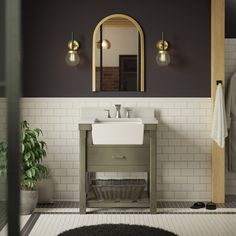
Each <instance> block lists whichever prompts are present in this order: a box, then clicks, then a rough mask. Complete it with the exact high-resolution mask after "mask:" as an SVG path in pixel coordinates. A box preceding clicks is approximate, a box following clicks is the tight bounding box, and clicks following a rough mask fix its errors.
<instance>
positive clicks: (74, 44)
mask: <svg viewBox="0 0 236 236" xmlns="http://www.w3.org/2000/svg"><path fill="white" fill-rule="evenodd" d="M79 46H80V45H79V43H78V41H76V40H74V32H72V33H71V40H70V41H69V42H68V53H67V55H66V58H65V59H66V63H67V64H68V65H69V66H77V65H78V64H79V61H80V58H79V55H78V49H79Z"/></svg>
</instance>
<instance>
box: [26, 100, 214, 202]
mask: <svg viewBox="0 0 236 236" xmlns="http://www.w3.org/2000/svg"><path fill="white" fill-rule="evenodd" d="M117 102H118V103H121V104H122V106H123V107H127V106H132V107H153V108H155V110H156V113H157V118H158V120H159V124H158V130H157V198H158V199H159V200H210V197H211V142H210V128H211V117H210V116H211V112H209V111H210V110H211V99H210V98H119V99H117V98H115V99H114V98H96V99H95V98H23V99H22V117H23V119H26V120H27V121H28V122H29V123H30V124H31V125H32V126H33V127H40V128H42V129H43V133H44V139H45V141H46V142H47V144H48V156H47V158H46V161H45V163H46V164H47V165H48V166H49V167H50V169H51V174H52V177H53V179H54V183H55V186H54V198H55V199H60V200H79V152H80V150H79V131H78V119H79V118H80V108H82V107H103V106H106V107H107V106H113V105H114V104H115V103H117ZM97 176H98V177H99V178H111V177H112V178H143V177H146V175H145V174H144V173H98V175H97Z"/></svg>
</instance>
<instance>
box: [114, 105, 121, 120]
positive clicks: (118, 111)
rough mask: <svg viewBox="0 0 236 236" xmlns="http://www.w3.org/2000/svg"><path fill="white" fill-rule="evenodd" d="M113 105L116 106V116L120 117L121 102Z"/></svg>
mask: <svg viewBox="0 0 236 236" xmlns="http://www.w3.org/2000/svg"><path fill="white" fill-rule="evenodd" d="M115 107H116V118H121V115H120V108H121V104H115Z"/></svg>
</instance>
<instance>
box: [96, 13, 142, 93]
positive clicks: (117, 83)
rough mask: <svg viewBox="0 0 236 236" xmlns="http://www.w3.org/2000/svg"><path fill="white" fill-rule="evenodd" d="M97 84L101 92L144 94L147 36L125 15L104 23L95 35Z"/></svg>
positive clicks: (97, 89) (109, 17) (112, 16)
mask: <svg viewBox="0 0 236 236" xmlns="http://www.w3.org/2000/svg"><path fill="white" fill-rule="evenodd" d="M92 66H93V68H92V70H93V83H92V86H93V88H92V90H93V91H94V92H98V91H140V92H143V91H144V35H143V31H142V28H141V27H140V25H139V24H138V23H137V21H135V20H134V19H133V18H131V17H130V16H127V15H123V14H114V15H110V16H108V17H106V18H104V19H103V20H101V21H100V22H99V23H98V25H97V26H96V28H95V30H94V33H93V65H92Z"/></svg>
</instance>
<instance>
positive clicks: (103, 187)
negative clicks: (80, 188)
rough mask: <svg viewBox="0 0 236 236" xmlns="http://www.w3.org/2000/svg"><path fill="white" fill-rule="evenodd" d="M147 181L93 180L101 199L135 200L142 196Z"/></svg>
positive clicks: (93, 186) (96, 193)
mask: <svg viewBox="0 0 236 236" xmlns="http://www.w3.org/2000/svg"><path fill="white" fill-rule="evenodd" d="M145 185H146V181H145V180H144V179H97V180H93V181H92V188H93V190H94V193H95V195H96V197H97V198H98V199H100V200H108V201H112V200H113V201H114V200H115V201H121V200H131V201H133V202H135V201H137V200H138V199H139V198H141V196H142V194H143V191H144V188H145Z"/></svg>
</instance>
